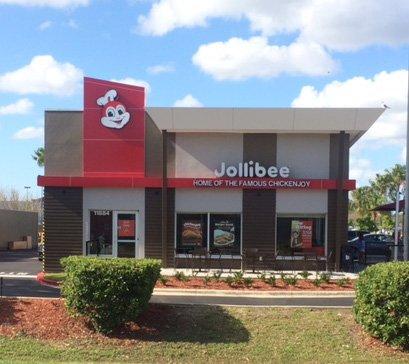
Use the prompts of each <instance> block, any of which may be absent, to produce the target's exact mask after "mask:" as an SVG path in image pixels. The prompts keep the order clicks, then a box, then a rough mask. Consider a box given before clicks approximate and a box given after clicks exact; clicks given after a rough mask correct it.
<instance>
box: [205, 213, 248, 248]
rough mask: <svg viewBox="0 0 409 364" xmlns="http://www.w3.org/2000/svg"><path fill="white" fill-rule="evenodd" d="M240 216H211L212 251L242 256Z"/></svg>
mask: <svg viewBox="0 0 409 364" xmlns="http://www.w3.org/2000/svg"><path fill="white" fill-rule="evenodd" d="M240 230H241V226H240V214H211V215H210V250H211V251H212V252H214V253H218V252H222V253H223V252H225V253H226V254H240V241H241V236H240V235H241V234H240Z"/></svg>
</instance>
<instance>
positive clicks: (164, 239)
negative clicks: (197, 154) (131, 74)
mask: <svg viewBox="0 0 409 364" xmlns="http://www.w3.org/2000/svg"><path fill="white" fill-rule="evenodd" d="M167 146H168V132H167V131H166V130H162V194H161V195H162V229H161V230H162V266H163V267H166V266H167V238H168V147H167Z"/></svg>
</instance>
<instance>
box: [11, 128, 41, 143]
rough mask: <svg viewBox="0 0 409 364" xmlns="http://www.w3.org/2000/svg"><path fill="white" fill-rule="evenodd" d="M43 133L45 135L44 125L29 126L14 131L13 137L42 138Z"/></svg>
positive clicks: (24, 138)
mask: <svg viewBox="0 0 409 364" xmlns="http://www.w3.org/2000/svg"><path fill="white" fill-rule="evenodd" d="M43 135H44V128H43V127H34V126H28V127H26V128H23V129H20V130H19V131H17V132H16V133H14V135H13V139H18V140H26V139H41V138H42V137H43Z"/></svg>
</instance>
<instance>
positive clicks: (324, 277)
mask: <svg viewBox="0 0 409 364" xmlns="http://www.w3.org/2000/svg"><path fill="white" fill-rule="evenodd" d="M320 280H321V282H322V283H329V282H330V281H331V274H330V273H325V272H322V273H321V274H320Z"/></svg>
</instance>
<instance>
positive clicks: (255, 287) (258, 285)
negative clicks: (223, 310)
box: [156, 277, 355, 291]
mask: <svg viewBox="0 0 409 364" xmlns="http://www.w3.org/2000/svg"><path fill="white" fill-rule="evenodd" d="M156 288H182V289H189V288H190V289H215V290H248V291H283V290H286V291H287V290H288V291H351V290H354V289H355V282H354V281H351V282H350V283H349V284H348V285H346V286H343V287H340V286H338V285H337V284H336V283H334V282H330V283H322V284H321V285H320V286H319V287H316V286H314V284H313V283H312V281H310V280H301V279H300V280H298V281H297V284H296V285H295V286H292V285H289V284H285V283H284V282H283V281H282V280H281V279H277V280H276V284H275V286H271V285H270V284H267V283H265V282H263V281H262V280H261V279H254V281H253V284H252V285H251V286H250V287H246V286H245V285H244V284H232V285H231V286H230V285H229V284H227V283H226V282H224V281H223V279H220V281H219V282H217V281H215V280H214V279H212V280H211V281H210V282H208V283H207V284H206V283H205V281H204V279H203V278H200V277H193V278H190V280H189V281H187V282H183V281H180V280H178V279H176V278H175V277H168V282H167V283H166V285H163V284H162V283H160V282H159V281H158V282H157V283H156Z"/></svg>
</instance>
